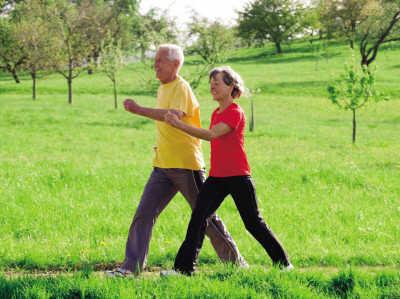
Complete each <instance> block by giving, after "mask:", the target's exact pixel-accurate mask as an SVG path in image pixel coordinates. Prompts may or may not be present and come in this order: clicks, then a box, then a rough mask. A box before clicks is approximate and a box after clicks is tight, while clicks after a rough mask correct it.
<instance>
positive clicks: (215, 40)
mask: <svg viewBox="0 0 400 299" xmlns="http://www.w3.org/2000/svg"><path fill="white" fill-rule="evenodd" d="M188 37H189V39H190V40H192V41H193V43H192V45H191V46H190V47H188V48H187V50H186V52H187V53H188V54H197V55H199V56H200V58H201V59H202V63H201V64H200V65H198V67H197V69H196V72H195V74H194V76H193V75H190V77H191V78H192V79H191V80H190V85H191V86H192V87H193V88H197V87H198V86H199V84H200V82H201V79H202V78H203V77H204V76H206V75H207V74H208V71H209V70H210V68H212V67H214V66H215V65H216V64H218V63H223V62H225V61H226V59H227V52H228V51H229V50H230V49H232V48H233V47H234V44H235V36H234V33H233V29H232V28H229V27H227V26H224V25H223V24H221V23H220V22H218V21H213V22H212V21H209V20H208V19H206V18H198V17H196V16H193V17H192V22H191V23H190V24H189V35H188Z"/></svg>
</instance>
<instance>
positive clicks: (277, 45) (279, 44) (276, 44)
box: [275, 42, 282, 54]
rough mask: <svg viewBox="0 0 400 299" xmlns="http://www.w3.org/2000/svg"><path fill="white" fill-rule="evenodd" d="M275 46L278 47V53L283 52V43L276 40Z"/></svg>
mask: <svg viewBox="0 0 400 299" xmlns="http://www.w3.org/2000/svg"><path fill="white" fill-rule="evenodd" d="M275 48H276V53H277V54H281V53H282V48H281V43H280V42H275Z"/></svg>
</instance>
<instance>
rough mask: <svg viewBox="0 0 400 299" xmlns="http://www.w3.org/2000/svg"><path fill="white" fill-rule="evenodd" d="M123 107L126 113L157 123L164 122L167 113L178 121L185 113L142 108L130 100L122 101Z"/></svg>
mask: <svg viewBox="0 0 400 299" xmlns="http://www.w3.org/2000/svg"><path fill="white" fill-rule="evenodd" d="M124 107H125V110H126V111H129V112H131V113H133V114H137V115H141V116H144V117H147V118H151V119H154V120H158V121H164V116H165V115H166V114H167V113H168V112H170V113H172V114H174V115H176V116H177V117H178V118H179V119H181V118H182V117H183V116H185V113H183V112H182V111H180V110H175V109H158V108H148V107H143V106H140V105H139V104H138V103H136V102H135V101H134V100H131V99H126V100H125V101H124Z"/></svg>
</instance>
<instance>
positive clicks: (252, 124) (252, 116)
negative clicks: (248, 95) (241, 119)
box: [249, 99, 254, 132]
mask: <svg viewBox="0 0 400 299" xmlns="http://www.w3.org/2000/svg"><path fill="white" fill-rule="evenodd" d="M249 130H250V132H253V131H254V103H253V99H251V100H250V125H249Z"/></svg>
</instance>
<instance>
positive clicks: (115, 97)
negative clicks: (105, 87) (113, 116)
mask: <svg viewBox="0 0 400 299" xmlns="http://www.w3.org/2000/svg"><path fill="white" fill-rule="evenodd" d="M113 85H114V108H115V109H117V108H118V99H117V97H118V96H117V82H116V80H113Z"/></svg>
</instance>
